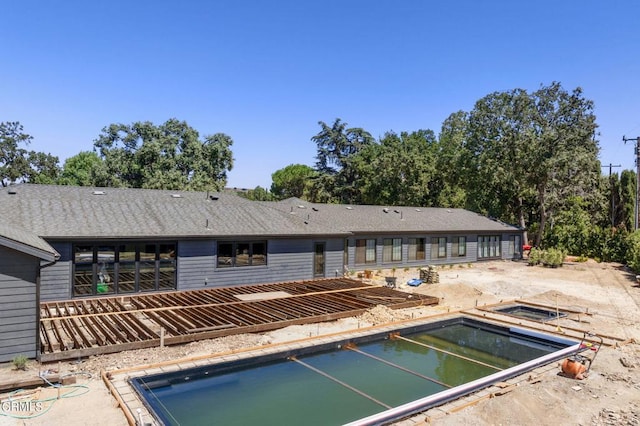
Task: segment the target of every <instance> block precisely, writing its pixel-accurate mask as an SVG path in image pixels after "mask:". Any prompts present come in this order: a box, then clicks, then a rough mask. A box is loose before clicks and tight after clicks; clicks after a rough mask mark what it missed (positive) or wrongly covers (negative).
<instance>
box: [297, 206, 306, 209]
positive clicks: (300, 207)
mask: <svg viewBox="0 0 640 426" xmlns="http://www.w3.org/2000/svg"><path fill="white" fill-rule="evenodd" d="M298 208H299V209H306V207H305V206H303V205H299V206H298Z"/></svg>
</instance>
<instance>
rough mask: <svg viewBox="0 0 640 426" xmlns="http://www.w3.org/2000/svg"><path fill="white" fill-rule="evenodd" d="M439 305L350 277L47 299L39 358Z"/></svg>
mask: <svg viewBox="0 0 640 426" xmlns="http://www.w3.org/2000/svg"><path fill="white" fill-rule="evenodd" d="M238 295H240V297H238ZM247 295H248V296H247ZM243 296H245V297H243ZM262 296H264V297H262ZM436 304H438V298H436V297H431V296H424V295H418V294H407V293H403V292H399V291H396V290H393V289H390V288H387V287H379V286H372V285H367V284H364V283H362V282H361V281H357V280H353V279H347V278H335V279H322V280H313V281H299V282H284V283H275V284H261V285H251V286H237V287H222V288H211V289H200V290H190V291H176V292H169V293H153V294H137V295H121V296H110V297H100V298H91V299H74V300H67V301H59V302H44V303H41V304H40V347H41V354H40V360H41V361H43V362H48V361H57V360H62V359H70V358H78V357H86V356H90V355H97V354H104V353H111V352H119V351H122V350H130V349H141V348H147V347H153V346H159V345H160V344H161V341H162V343H163V344H166V345H171V344H178V343H186V342H191V341H195V340H201V339H209V338H214V337H221V336H226V335H231V334H239V333H256V332H264V331H268V330H274V329H277V328H282V327H286V326H289V325H294V324H305V323H313V322H320V321H330V320H335V319H338V318H344V317H349V316H354V315H359V314H361V313H363V312H365V311H366V310H368V309H370V308H373V307H374V306H376V305H384V306H388V307H390V308H393V309H399V308H406V307H412V306H419V305H436Z"/></svg>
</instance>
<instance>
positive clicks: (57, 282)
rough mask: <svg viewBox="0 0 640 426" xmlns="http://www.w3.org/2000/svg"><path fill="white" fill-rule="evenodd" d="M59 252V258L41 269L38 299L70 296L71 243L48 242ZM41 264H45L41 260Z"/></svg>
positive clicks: (61, 298)
mask: <svg viewBox="0 0 640 426" xmlns="http://www.w3.org/2000/svg"><path fill="white" fill-rule="evenodd" d="M50 244H51V246H52V247H53V248H54V249H56V251H57V252H58V253H60V259H59V260H58V261H57V262H56V263H54V264H53V265H49V266H46V267H45V268H43V269H42V272H41V277H40V301H41V302H46V301H50V300H63V299H68V298H70V297H71V281H72V280H71V270H72V269H71V268H72V265H71V243H50ZM43 265H46V263H45V262H43Z"/></svg>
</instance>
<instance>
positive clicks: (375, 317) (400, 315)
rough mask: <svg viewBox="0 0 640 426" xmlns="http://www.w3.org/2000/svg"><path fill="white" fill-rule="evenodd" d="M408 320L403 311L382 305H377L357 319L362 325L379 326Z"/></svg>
mask: <svg viewBox="0 0 640 426" xmlns="http://www.w3.org/2000/svg"><path fill="white" fill-rule="evenodd" d="M408 318H410V317H409V315H408V314H407V313H405V312H403V311H396V310H393V309H391V308H389V307H387V306H384V305H377V306H375V307H373V308H371V309H369V310H368V311H367V312H365V313H364V314H362V315H360V316H359V317H358V320H359V321H360V323H362V324H369V325H372V326H373V325H379V324H386V323H389V322H394V321H401V320H405V319H408Z"/></svg>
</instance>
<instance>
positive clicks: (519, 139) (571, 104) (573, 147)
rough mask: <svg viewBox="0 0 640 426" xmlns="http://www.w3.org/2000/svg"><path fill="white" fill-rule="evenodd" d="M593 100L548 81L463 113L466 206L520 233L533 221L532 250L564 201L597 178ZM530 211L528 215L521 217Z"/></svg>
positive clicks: (580, 193) (491, 99)
mask: <svg viewBox="0 0 640 426" xmlns="http://www.w3.org/2000/svg"><path fill="white" fill-rule="evenodd" d="M596 127H597V125H596V122H595V115H594V114H593V102H592V101H590V100H587V99H585V98H584V97H583V95H582V90H581V89H580V88H577V89H574V90H573V91H572V92H568V91H566V90H565V89H563V88H562V86H561V85H560V84H559V83H557V82H554V83H552V84H551V85H549V86H542V87H541V88H540V89H539V90H537V91H535V92H533V93H527V92H526V91H525V90H522V89H515V90H512V91H509V92H496V93H492V94H490V95H488V96H486V97H484V98H482V99H480V100H479V101H478V102H476V104H475V106H474V109H473V110H472V111H471V112H470V114H469V128H468V137H467V142H466V146H465V149H466V165H467V167H468V170H469V180H468V184H469V185H468V186H467V188H468V190H469V191H470V194H471V197H470V198H471V203H472V205H473V207H475V208H476V209H478V210H482V211H484V212H486V213H488V214H490V215H492V216H496V217H499V218H502V219H503V220H507V221H515V222H516V223H518V224H519V225H520V226H522V227H523V228H526V227H527V226H528V225H529V224H530V223H528V220H527V218H530V217H532V216H534V217H536V221H537V223H536V226H535V228H536V230H537V231H536V236H535V244H536V245H539V244H540V242H541V239H542V235H543V234H544V231H545V226H546V224H547V221H548V219H549V218H550V217H552V216H553V214H554V213H555V212H557V211H559V210H561V209H562V203H563V202H566V200H567V199H568V198H569V197H571V196H584V195H585V194H589V193H591V192H593V188H594V187H595V186H597V182H598V180H599V178H600V163H599V161H598V150H599V148H598V142H597V140H596V139H595V134H596ZM529 206H533V207H534V210H535V211H533V212H528V210H529V209H530V207H529Z"/></svg>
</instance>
